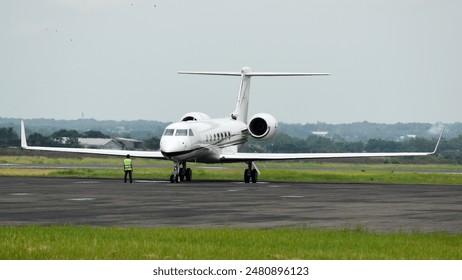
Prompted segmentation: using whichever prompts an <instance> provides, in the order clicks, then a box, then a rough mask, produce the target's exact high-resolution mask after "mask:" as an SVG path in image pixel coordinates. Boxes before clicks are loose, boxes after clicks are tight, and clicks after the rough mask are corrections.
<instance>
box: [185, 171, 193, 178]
mask: <svg viewBox="0 0 462 280" xmlns="http://www.w3.org/2000/svg"><path fill="white" fill-rule="evenodd" d="M185 177H186V181H191V180H192V170H191V168H186V172H185Z"/></svg>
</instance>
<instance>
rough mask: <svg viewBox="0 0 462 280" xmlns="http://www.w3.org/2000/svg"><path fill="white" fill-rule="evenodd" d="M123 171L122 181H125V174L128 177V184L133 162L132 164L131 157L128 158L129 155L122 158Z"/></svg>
mask: <svg viewBox="0 0 462 280" xmlns="http://www.w3.org/2000/svg"><path fill="white" fill-rule="evenodd" d="M124 171H125V176H124V183H127V175H128V176H129V178H130V184H131V183H132V173H133V164H132V159H131V158H130V155H127V156H126V157H125V159H124Z"/></svg>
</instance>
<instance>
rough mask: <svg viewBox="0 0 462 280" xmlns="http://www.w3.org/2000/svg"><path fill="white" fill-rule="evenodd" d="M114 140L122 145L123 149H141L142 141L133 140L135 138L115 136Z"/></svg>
mask: <svg viewBox="0 0 462 280" xmlns="http://www.w3.org/2000/svg"><path fill="white" fill-rule="evenodd" d="M115 140H116V141H117V142H118V143H119V144H121V145H122V146H123V148H122V149H123V150H137V149H141V144H142V143H143V141H140V140H135V139H129V138H121V137H118V138H115Z"/></svg>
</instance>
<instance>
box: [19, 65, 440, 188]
mask: <svg viewBox="0 0 462 280" xmlns="http://www.w3.org/2000/svg"><path fill="white" fill-rule="evenodd" d="M178 73H179V74H194V75H223V76H239V77H241V84H240V90H239V95H238V98H237V105H236V108H235V110H234V111H233V112H232V113H231V114H230V115H229V116H227V117H224V118H219V119H212V118H210V117H209V116H208V115H206V114H204V113H199V112H191V113H187V114H185V115H183V117H181V119H180V121H179V122H176V123H172V124H170V125H168V126H167V127H166V128H165V130H164V133H163V135H162V137H161V139H160V150H159V151H131V150H130V151H129V150H106V149H84V148H60V147H40V146H28V145H27V141H26V132H25V127H24V121H21V146H22V148H24V149H28V150H41V151H55V152H71V153H86V154H99V155H113V156H125V155H127V154H130V156H132V157H139V158H152V159H165V160H171V161H173V162H174V167H173V172H172V174H171V175H170V182H172V183H178V182H180V181H184V180H186V181H190V180H191V179H192V171H191V169H190V168H187V162H201V163H230V162H243V163H246V164H247V168H246V169H245V171H244V182H245V183H250V182H252V183H256V182H257V180H258V175H259V173H260V172H259V170H258V168H257V167H256V165H255V161H270V160H303V159H328V158H360V157H401V156H426V155H431V154H434V153H435V152H436V150H437V148H438V145H439V143H440V140H441V136H442V134H443V132H441V135H440V137H439V139H438V142H437V143H436V147H435V149H434V151H432V152H397V153H389V152H388V153H367V152H364V153H240V152H239V151H238V148H239V147H240V146H242V145H243V144H245V143H246V142H247V139H248V138H249V137H253V138H255V139H258V140H266V139H270V138H271V137H273V136H274V135H275V134H276V132H277V129H278V123H277V121H276V119H275V118H274V117H273V116H272V115H270V114H268V113H259V114H256V115H254V116H252V117H251V118H248V116H247V112H248V107H249V89H250V79H251V78H252V77H256V76H270V77H275V76H325V75H329V74H328V73H279V72H254V71H253V70H252V69H251V68H249V67H244V68H243V69H242V70H241V72H197V71H182V72H178Z"/></svg>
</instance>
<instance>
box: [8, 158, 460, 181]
mask: <svg viewBox="0 0 462 280" xmlns="http://www.w3.org/2000/svg"><path fill="white" fill-rule="evenodd" d="M0 164H22V165H34V168H27V169H24V168H15V167H14V166H12V167H9V168H1V169H0V176H50V177H78V178H95V177H97V178H120V176H121V172H122V171H121V169H122V168H121V159H120V158H115V157H71V158H60V157H44V156H0ZM62 165H70V166H72V167H71V168H66V169H61V168H59V167H60V166H62ZM89 166H90V167H89ZM134 166H135V172H134V177H135V178H136V179H161V180H167V178H168V177H169V176H170V174H171V171H172V164H171V162H169V161H161V160H148V159H135V160H134ZM189 167H191V168H192V169H193V178H194V179H198V180H235V181H240V180H242V176H243V175H242V174H243V170H244V168H245V165H244V164H223V165H204V164H195V163H192V164H189ZM211 167H213V168H211ZM215 167H217V168H215ZM258 167H259V168H260V170H261V171H262V174H261V175H260V178H259V180H266V181H293V182H331V183H335V182H343V183H389V184H441V185H462V167H461V166H460V165H449V164H363V163H359V164H356V163H328V162H304V161H296V162H261V163H260V162H259V163H258Z"/></svg>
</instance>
